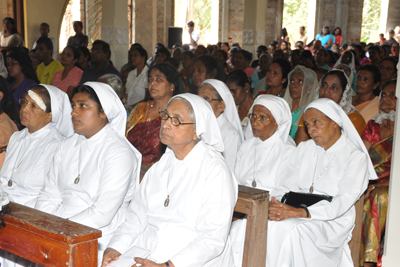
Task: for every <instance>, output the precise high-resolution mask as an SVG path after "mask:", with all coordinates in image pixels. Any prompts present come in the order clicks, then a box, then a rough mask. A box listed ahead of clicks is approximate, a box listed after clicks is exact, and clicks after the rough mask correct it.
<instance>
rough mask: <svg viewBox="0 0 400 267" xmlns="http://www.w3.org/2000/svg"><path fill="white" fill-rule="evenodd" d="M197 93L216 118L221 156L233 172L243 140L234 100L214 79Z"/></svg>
mask: <svg viewBox="0 0 400 267" xmlns="http://www.w3.org/2000/svg"><path fill="white" fill-rule="evenodd" d="M197 92H198V95H199V96H201V97H202V98H204V99H205V100H206V101H207V102H208V103H209V104H210V106H211V108H212V110H213V112H214V114H215V117H216V118H217V122H218V126H219V130H220V131H221V135H222V140H223V142H224V148H225V149H224V152H222V155H223V156H224V158H225V160H226V163H227V164H228V166H229V168H230V169H231V170H232V171H233V170H234V168H235V161H236V155H237V152H238V150H239V147H240V144H241V143H242V142H243V140H244V137H243V131H242V125H241V123H240V119H239V114H238V112H237V109H236V105H235V100H233V97H232V94H231V92H230V91H229V89H228V87H227V86H226V84H225V83H223V82H221V81H218V80H215V79H207V80H205V81H204V82H203V83H202V84H201V85H200V86H199V88H198V91H197Z"/></svg>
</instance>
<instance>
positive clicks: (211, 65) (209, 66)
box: [194, 55, 225, 81]
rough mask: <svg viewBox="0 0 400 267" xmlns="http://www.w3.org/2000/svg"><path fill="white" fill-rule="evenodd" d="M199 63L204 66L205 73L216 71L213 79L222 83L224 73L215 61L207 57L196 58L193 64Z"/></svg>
mask: <svg viewBox="0 0 400 267" xmlns="http://www.w3.org/2000/svg"><path fill="white" fill-rule="evenodd" d="M196 61H201V62H202V63H203V64H204V66H205V67H206V70H207V73H210V72H212V71H213V70H217V74H216V75H215V77H214V79H217V80H220V81H223V80H224V78H225V73H224V70H223V69H222V68H220V66H219V65H218V62H217V60H216V59H215V58H214V57H212V56H208V55H204V56H200V57H198V58H197V59H196V60H195V61H194V62H196Z"/></svg>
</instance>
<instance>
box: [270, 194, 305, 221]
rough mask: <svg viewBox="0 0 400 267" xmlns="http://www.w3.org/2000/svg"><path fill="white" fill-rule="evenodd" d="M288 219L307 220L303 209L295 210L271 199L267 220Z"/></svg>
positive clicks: (273, 198)
mask: <svg viewBox="0 0 400 267" xmlns="http://www.w3.org/2000/svg"><path fill="white" fill-rule="evenodd" d="M289 218H307V213H306V211H305V210H304V209H297V208H293V207H291V206H288V205H286V204H283V203H282V202H279V201H278V200H276V198H275V197H272V199H271V201H270V202H269V208H268V219H269V220H271V221H283V220H286V219H289Z"/></svg>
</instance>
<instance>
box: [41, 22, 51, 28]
mask: <svg viewBox="0 0 400 267" xmlns="http://www.w3.org/2000/svg"><path fill="white" fill-rule="evenodd" d="M40 26H46V27H47V28H48V29H49V30H50V25H49V24H48V23H46V22H42V23H40Z"/></svg>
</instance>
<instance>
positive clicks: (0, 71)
mask: <svg viewBox="0 0 400 267" xmlns="http://www.w3.org/2000/svg"><path fill="white" fill-rule="evenodd" d="M0 76H3V77H4V78H5V79H6V78H7V76H8V72H7V68H6V65H5V62H4V58H3V54H2V53H0Z"/></svg>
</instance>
